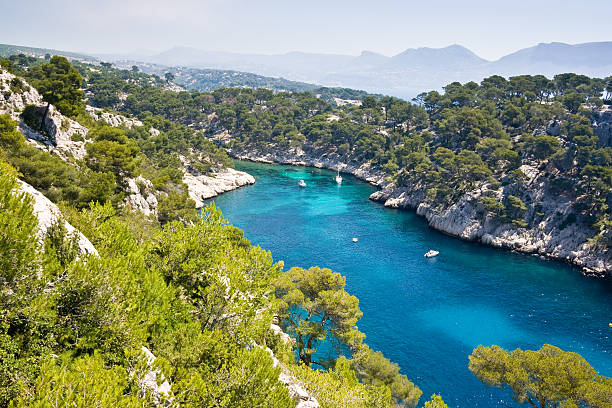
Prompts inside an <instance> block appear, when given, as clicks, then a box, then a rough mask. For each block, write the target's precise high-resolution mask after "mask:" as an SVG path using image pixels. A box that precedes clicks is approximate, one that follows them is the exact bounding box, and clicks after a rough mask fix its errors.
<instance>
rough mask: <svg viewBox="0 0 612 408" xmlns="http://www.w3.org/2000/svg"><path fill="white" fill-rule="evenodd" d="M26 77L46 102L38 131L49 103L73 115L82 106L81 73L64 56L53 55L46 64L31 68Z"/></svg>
mask: <svg viewBox="0 0 612 408" xmlns="http://www.w3.org/2000/svg"><path fill="white" fill-rule="evenodd" d="M27 77H28V79H29V80H30V81H31V83H32V85H34V87H35V88H36V89H37V90H38V92H39V93H40V94H41V95H42V97H43V101H45V102H47V107H46V108H45V113H44V114H43V117H42V119H41V121H40V129H39V130H40V131H42V130H43V128H44V124H45V119H46V118H47V114H48V113H49V106H50V105H51V104H53V105H55V107H56V108H57V109H58V110H59V111H60V112H61V113H63V114H64V115H66V116H74V115H76V114H77V113H78V111H79V110H80V108H82V105H83V102H82V99H83V91H81V90H80V87H81V80H82V78H81V74H79V71H77V70H76V69H75V68H74V67H73V66H72V65H70V62H69V61H68V60H67V59H66V58H64V57H60V56H57V55H54V56H53V57H51V60H50V61H49V63H48V64H43V65H41V66H38V67H34V68H32V69H31V70H30V72H29V73H28V76H27Z"/></svg>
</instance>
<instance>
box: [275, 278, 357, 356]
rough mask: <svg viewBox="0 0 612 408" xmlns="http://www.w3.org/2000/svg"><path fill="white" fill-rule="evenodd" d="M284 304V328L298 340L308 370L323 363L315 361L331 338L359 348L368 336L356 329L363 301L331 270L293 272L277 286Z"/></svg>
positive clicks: (277, 282)
mask: <svg viewBox="0 0 612 408" xmlns="http://www.w3.org/2000/svg"><path fill="white" fill-rule="evenodd" d="M274 285H275V287H276V296H277V297H278V298H279V299H281V300H282V302H281V305H280V313H281V318H282V324H283V327H284V328H285V329H286V330H287V332H288V334H290V335H292V336H294V337H295V338H296V339H297V345H296V346H297V349H298V354H299V357H300V361H302V362H303V363H304V364H306V365H307V366H310V364H312V363H315V364H318V365H321V366H324V364H325V363H324V362H323V361H316V360H314V359H313V354H314V352H316V346H317V344H318V343H320V342H321V341H323V340H325V339H326V338H327V337H328V335H329V336H330V337H332V339H330V340H335V341H337V342H339V343H340V344H343V345H346V346H357V345H359V344H360V343H361V341H362V340H363V338H364V335H363V334H362V333H361V332H359V331H358V330H357V327H356V326H355V325H356V323H357V320H359V319H360V318H361V316H362V313H361V310H359V301H358V300H357V298H356V297H355V296H351V295H349V294H348V293H347V292H346V291H345V290H344V285H345V278H344V277H343V276H342V275H340V274H339V273H334V272H332V271H331V270H330V269H327V268H318V267H312V268H310V269H302V268H298V267H294V268H291V269H290V270H289V271H287V272H286V273H285V274H283V275H281V276H280V277H279V278H278V279H277V281H276V282H275V283H274Z"/></svg>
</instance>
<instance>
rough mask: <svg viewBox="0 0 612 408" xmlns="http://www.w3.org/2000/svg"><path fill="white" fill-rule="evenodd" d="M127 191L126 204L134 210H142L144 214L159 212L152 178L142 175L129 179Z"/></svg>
mask: <svg viewBox="0 0 612 408" xmlns="http://www.w3.org/2000/svg"><path fill="white" fill-rule="evenodd" d="M127 183H128V187H127V192H128V193H129V195H128V196H127V197H126V198H125V205H126V207H129V208H131V209H133V210H136V211H140V212H142V213H143V214H144V215H146V216H149V215H156V214H157V197H155V194H154V193H155V187H153V183H151V181H150V180H147V179H146V178H144V177H142V176H138V177H136V178H130V179H128V180H127Z"/></svg>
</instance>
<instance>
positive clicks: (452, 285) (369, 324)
mask: <svg viewBox="0 0 612 408" xmlns="http://www.w3.org/2000/svg"><path fill="white" fill-rule="evenodd" d="M236 167H237V168H238V169H239V170H244V171H247V172H249V173H250V174H252V175H253V176H255V178H256V179H257V182H256V183H255V184H254V185H253V186H249V187H245V188H242V189H239V190H236V191H233V192H229V193H226V194H223V195H221V196H219V197H216V199H215V202H216V204H217V205H218V206H219V207H220V208H221V210H222V211H223V213H224V215H225V217H226V218H228V219H229V220H230V222H231V223H232V224H234V225H236V226H238V227H240V228H241V229H243V230H244V231H245V235H246V237H247V238H248V239H250V240H251V242H252V243H253V244H256V245H260V246H261V247H262V248H264V249H268V250H270V251H271V252H272V255H273V257H274V259H275V260H284V261H285V267H286V268H288V267H291V266H302V267H309V266H313V265H318V266H322V267H323V266H325V267H329V268H332V269H333V270H335V271H337V272H340V273H342V274H343V275H344V276H346V277H347V290H348V291H349V292H350V293H351V294H354V295H355V296H357V297H358V298H359V301H360V307H361V310H362V311H363V313H364V316H363V318H362V319H361V320H360V321H359V323H358V325H359V329H360V330H361V331H363V332H364V333H365V334H366V336H367V338H366V342H367V343H368V344H369V345H370V347H372V348H373V349H376V350H381V351H382V352H383V353H384V354H385V355H386V356H387V357H388V358H390V359H391V360H393V361H395V362H397V363H398V364H399V365H400V367H401V368H402V373H404V374H406V375H408V377H409V378H410V379H411V380H413V381H414V382H415V383H416V384H417V385H418V386H419V387H420V388H421V389H422V390H423V397H422V399H421V402H424V401H425V400H426V399H428V398H429V396H430V395H431V394H432V393H434V392H437V393H440V394H441V395H442V396H443V398H444V400H445V401H446V402H447V403H448V405H449V406H450V407H462V408H464V407H508V406H510V407H514V406H517V404H515V403H514V402H513V401H512V398H511V394H510V392H509V391H507V390H498V389H492V388H487V387H485V386H484V385H482V384H481V383H480V382H479V381H478V380H477V379H476V378H475V377H474V376H473V375H472V374H471V373H470V371H469V370H468V368H467V364H468V355H469V354H470V353H471V351H472V349H473V348H474V347H476V346H478V345H479V344H483V345H491V344H497V345H500V346H502V347H505V348H510V349H514V348H517V347H521V348H524V349H525V348H527V349H535V348H539V347H540V346H541V345H542V344H543V343H549V344H554V345H556V346H558V347H561V348H562V349H564V350H568V351H576V352H578V353H580V354H582V355H583V356H584V357H585V358H586V359H587V360H588V361H589V362H590V363H591V365H593V367H595V369H596V370H598V371H599V372H600V374H603V375H607V376H612V328H609V327H608V323H609V322H612V282H611V281H610V280H607V281H603V280H597V279H593V278H586V277H583V276H582V275H581V274H580V273H579V272H578V270H576V269H574V268H572V267H570V266H568V265H565V264H562V263H558V262H552V261H545V260H541V259H538V258H535V257H532V256H527V255H521V254H515V253H511V252H506V251H501V250H496V249H492V248H488V247H484V246H481V245H478V244H474V243H468V242H464V241H460V240H458V239H455V238H451V237H448V236H445V235H443V234H440V233H438V232H436V231H434V230H431V229H429V228H428V227H427V224H426V223H425V221H424V219H422V218H421V217H418V216H416V215H415V214H414V213H413V212H410V211H398V210H391V209H387V208H385V207H383V206H382V205H380V204H378V203H374V202H372V201H370V200H368V196H369V195H370V194H371V193H372V192H374V191H375V188H374V187H372V186H370V185H368V184H366V183H364V182H361V181H359V180H357V179H355V178H353V177H350V176H345V177H344V182H343V183H342V185H341V186H337V185H336V183H335V181H334V176H335V174H334V173H333V172H330V171H326V170H319V169H312V168H300V167H289V166H282V165H264V164H256V163H250V162H237V163H236ZM299 179H304V180H305V181H306V183H307V187H305V188H300V187H299V186H298V180H299ZM353 237H357V238H358V239H359V241H358V242H357V243H353V242H352V238H353ZM432 248H434V249H437V250H439V251H440V255H439V256H438V257H436V258H432V259H426V258H424V257H423V254H424V253H425V252H427V250H429V249H432Z"/></svg>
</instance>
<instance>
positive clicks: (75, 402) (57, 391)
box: [16, 353, 152, 408]
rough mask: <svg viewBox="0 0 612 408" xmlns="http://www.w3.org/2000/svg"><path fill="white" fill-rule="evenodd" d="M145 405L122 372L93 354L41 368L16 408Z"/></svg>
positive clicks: (132, 383)
mask: <svg viewBox="0 0 612 408" xmlns="http://www.w3.org/2000/svg"><path fill="white" fill-rule="evenodd" d="M147 402H148V403H151V402H152V401H150V400H149V401H147V400H146V399H144V398H141V396H140V395H139V392H138V387H137V384H135V383H134V381H133V379H132V378H130V376H129V375H128V373H127V371H126V369H125V368H123V367H117V366H115V367H112V366H111V367H108V366H106V364H105V363H104V360H103V359H102V357H101V356H100V355H99V354H97V353H96V354H94V355H93V356H84V357H78V358H76V359H74V360H73V359H71V358H70V357H69V356H63V357H62V358H61V359H59V361H57V362H56V361H53V360H51V361H49V362H46V363H45V364H43V366H42V367H41V368H40V375H39V376H38V378H37V379H36V384H35V386H34V389H33V391H32V393H31V394H29V395H24V396H22V397H21V398H20V399H19V400H18V402H17V404H16V407H36V408H47V407H54V406H62V407H68V406H75V407H76V406H78V407H100V408H114V407H118V406H121V407H126V408H137V407H142V406H143V404H145V403H147Z"/></svg>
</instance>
